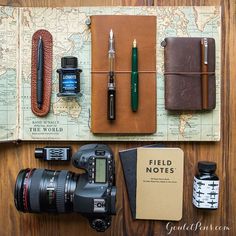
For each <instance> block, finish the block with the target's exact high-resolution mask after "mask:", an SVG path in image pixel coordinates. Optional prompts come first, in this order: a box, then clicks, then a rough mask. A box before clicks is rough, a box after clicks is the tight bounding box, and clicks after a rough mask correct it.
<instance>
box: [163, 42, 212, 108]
mask: <svg viewBox="0 0 236 236" xmlns="http://www.w3.org/2000/svg"><path fill="white" fill-rule="evenodd" d="M203 39H204V42H205V45H204V42H203ZM162 46H163V47H164V68H165V72H164V76H165V108H166V109H167V110H171V111H201V110H212V109H214V108H215V105H216V84H215V40H214V39H213V38H200V37H199V38H187V37H169V38H165V40H164V41H163V42H162ZM204 46H205V48H204ZM204 53H205V54H204ZM204 81H205V84H204V83H202V82H204Z"/></svg>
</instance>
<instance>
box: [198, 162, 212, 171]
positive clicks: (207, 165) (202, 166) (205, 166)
mask: <svg viewBox="0 0 236 236" xmlns="http://www.w3.org/2000/svg"><path fill="white" fill-rule="evenodd" d="M198 170H199V172H207V173H211V172H215V171H216V163H215V162H210V161H199V162H198Z"/></svg>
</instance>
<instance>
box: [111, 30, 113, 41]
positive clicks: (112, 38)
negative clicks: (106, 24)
mask: <svg viewBox="0 0 236 236" xmlns="http://www.w3.org/2000/svg"><path fill="white" fill-rule="evenodd" d="M110 39H113V31H112V29H111V30H110Z"/></svg>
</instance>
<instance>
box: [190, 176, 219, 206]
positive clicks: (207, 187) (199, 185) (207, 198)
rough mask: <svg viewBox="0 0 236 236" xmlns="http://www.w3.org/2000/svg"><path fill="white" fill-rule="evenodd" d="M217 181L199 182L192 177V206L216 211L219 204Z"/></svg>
mask: <svg viewBox="0 0 236 236" xmlns="http://www.w3.org/2000/svg"><path fill="white" fill-rule="evenodd" d="M219 184H220V181H219V180H200V179H197V178H196V177H194V182H193V204H194V205H195V206H196V207H197V208H211V209H217V208H218V202H219Z"/></svg>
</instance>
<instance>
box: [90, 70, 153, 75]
mask: <svg viewBox="0 0 236 236" xmlns="http://www.w3.org/2000/svg"><path fill="white" fill-rule="evenodd" d="M114 72H115V73H117V74H119V73H131V71H129V70H119V71H114ZM91 73H93V74H105V73H109V71H105V70H104V71H102V70H100V71H91ZM138 73H156V71H154V70H139V71H138Z"/></svg>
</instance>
